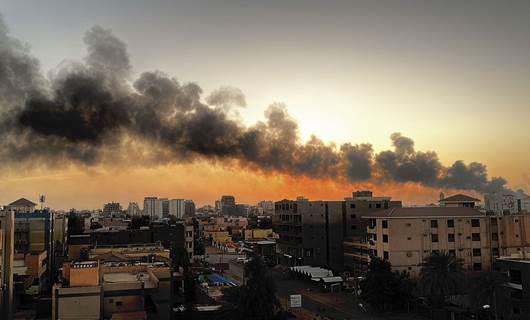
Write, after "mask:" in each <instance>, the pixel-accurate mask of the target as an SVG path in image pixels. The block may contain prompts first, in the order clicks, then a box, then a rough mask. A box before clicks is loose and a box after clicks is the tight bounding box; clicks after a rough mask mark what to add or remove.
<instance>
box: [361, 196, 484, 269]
mask: <svg viewBox="0 0 530 320" xmlns="http://www.w3.org/2000/svg"><path fill="white" fill-rule="evenodd" d="M363 219H366V220H367V221H368V229H367V241H366V242H365V241H360V242H357V243H359V244H358V246H361V245H363V246H364V248H365V249H367V250H368V251H369V254H370V256H376V257H380V258H381V259H385V260H388V261H389V262H390V263H391V264H392V269H393V270H396V271H405V272H408V273H410V275H411V277H413V278H416V277H418V276H419V273H420V270H421V264H422V262H423V260H424V259H425V258H426V257H428V256H429V255H431V254H433V253H435V252H441V251H445V252H449V253H450V254H453V255H455V256H456V257H458V258H461V259H462V260H463V263H464V268H465V269H467V270H470V271H482V270H490V268H491V266H492V262H493V261H492V259H493V255H492V250H491V248H492V246H491V238H490V234H491V230H490V218H489V217H488V216H485V215H483V214H482V213H480V212H479V211H477V210H475V209H473V208H468V207H413V208H393V209H387V210H383V211H379V212H375V213H370V214H366V215H365V216H364V217H363Z"/></svg>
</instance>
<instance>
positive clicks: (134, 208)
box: [127, 202, 142, 216]
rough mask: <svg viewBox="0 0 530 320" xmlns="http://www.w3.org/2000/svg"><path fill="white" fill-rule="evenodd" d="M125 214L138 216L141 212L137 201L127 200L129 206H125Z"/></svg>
mask: <svg viewBox="0 0 530 320" xmlns="http://www.w3.org/2000/svg"><path fill="white" fill-rule="evenodd" d="M127 214H128V215H129V216H139V215H141V214H142V210H140V206H138V203H136V202H129V206H128V207H127Z"/></svg>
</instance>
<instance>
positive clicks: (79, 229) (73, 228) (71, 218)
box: [68, 212, 85, 235]
mask: <svg viewBox="0 0 530 320" xmlns="http://www.w3.org/2000/svg"><path fill="white" fill-rule="evenodd" d="M84 231H85V221H84V219H83V218H82V217H80V216H78V215H77V214H76V213H75V212H70V214H69V215H68V235H76V234H83V232H84Z"/></svg>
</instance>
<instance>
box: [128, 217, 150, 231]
mask: <svg viewBox="0 0 530 320" xmlns="http://www.w3.org/2000/svg"><path fill="white" fill-rule="evenodd" d="M150 222H151V218H149V216H147V215H144V216H141V217H139V216H134V217H133V218H132V220H131V229H140V227H148V226H149V223H150Z"/></svg>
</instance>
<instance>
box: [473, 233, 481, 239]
mask: <svg viewBox="0 0 530 320" xmlns="http://www.w3.org/2000/svg"><path fill="white" fill-rule="evenodd" d="M471 240H473V241H480V233H472V234H471Z"/></svg>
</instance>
